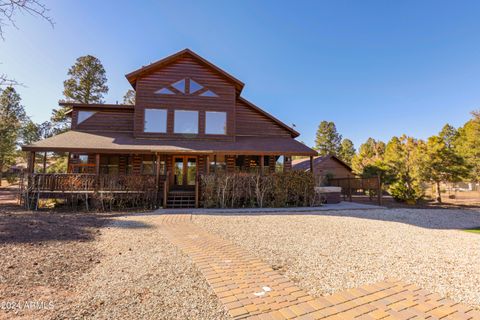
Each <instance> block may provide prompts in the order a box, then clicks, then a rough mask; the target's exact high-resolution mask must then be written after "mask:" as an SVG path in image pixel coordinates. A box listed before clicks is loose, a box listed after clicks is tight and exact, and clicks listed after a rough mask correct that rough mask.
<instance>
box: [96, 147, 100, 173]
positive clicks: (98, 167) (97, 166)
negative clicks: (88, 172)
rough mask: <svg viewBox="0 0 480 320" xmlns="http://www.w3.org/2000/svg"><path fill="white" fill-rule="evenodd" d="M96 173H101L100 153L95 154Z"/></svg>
mask: <svg viewBox="0 0 480 320" xmlns="http://www.w3.org/2000/svg"><path fill="white" fill-rule="evenodd" d="M95 174H96V175H97V176H98V175H99V174H100V153H96V154H95Z"/></svg>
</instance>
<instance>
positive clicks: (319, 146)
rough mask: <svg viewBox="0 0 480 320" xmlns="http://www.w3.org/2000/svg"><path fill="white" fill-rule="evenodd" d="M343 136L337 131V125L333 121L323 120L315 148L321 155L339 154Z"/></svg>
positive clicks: (318, 130) (319, 127)
mask: <svg viewBox="0 0 480 320" xmlns="http://www.w3.org/2000/svg"><path fill="white" fill-rule="evenodd" d="M341 141H342V136H341V135H340V134H339V133H338V132H337V127H336V126H335V123H333V122H332V121H322V122H320V125H319V126H318V129H317V138H316V139H315V149H316V150H317V151H318V153H319V154H320V155H321V156H326V155H329V154H331V155H334V156H338V154H339V152H340V143H341Z"/></svg>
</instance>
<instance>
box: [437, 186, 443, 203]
mask: <svg viewBox="0 0 480 320" xmlns="http://www.w3.org/2000/svg"><path fill="white" fill-rule="evenodd" d="M437 202H438V203H442V192H441V191H440V181H437Z"/></svg>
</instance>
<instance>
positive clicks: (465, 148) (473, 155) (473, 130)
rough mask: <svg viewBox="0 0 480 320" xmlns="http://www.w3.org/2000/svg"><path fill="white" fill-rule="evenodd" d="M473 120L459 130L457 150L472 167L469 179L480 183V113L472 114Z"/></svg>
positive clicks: (456, 142) (456, 141) (456, 143)
mask: <svg viewBox="0 0 480 320" xmlns="http://www.w3.org/2000/svg"><path fill="white" fill-rule="evenodd" d="M472 115H473V118H472V119H471V120H470V121H468V122H467V123H465V124H464V125H463V127H461V128H460V129H459V130H458V136H457V139H456V140H455V150H456V152H457V153H458V155H460V156H461V157H462V158H464V159H465V161H466V164H467V165H468V166H469V167H470V169H471V170H470V175H469V178H470V179H472V180H474V181H477V182H478V181H480V112H472Z"/></svg>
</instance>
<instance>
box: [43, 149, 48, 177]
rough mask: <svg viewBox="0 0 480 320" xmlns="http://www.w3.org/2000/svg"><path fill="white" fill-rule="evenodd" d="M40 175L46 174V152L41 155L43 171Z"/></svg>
mask: <svg viewBox="0 0 480 320" xmlns="http://www.w3.org/2000/svg"><path fill="white" fill-rule="evenodd" d="M42 173H47V152H44V153H43V171H42Z"/></svg>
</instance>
